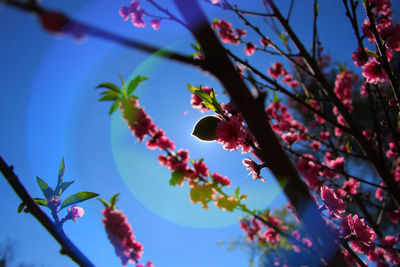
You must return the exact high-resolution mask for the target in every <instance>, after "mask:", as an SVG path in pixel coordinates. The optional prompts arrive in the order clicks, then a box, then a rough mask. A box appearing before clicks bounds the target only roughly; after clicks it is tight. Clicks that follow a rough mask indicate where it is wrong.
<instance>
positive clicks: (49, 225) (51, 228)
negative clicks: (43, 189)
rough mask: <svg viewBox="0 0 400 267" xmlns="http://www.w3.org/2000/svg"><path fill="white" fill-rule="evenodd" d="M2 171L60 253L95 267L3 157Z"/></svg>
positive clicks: (0, 167)
mask: <svg viewBox="0 0 400 267" xmlns="http://www.w3.org/2000/svg"><path fill="white" fill-rule="evenodd" d="M0 171H1V172H2V173H3V176H4V178H6V180H7V182H8V183H9V184H10V186H11V187H12V188H13V190H14V191H15V193H16V194H17V195H18V196H19V198H20V199H21V200H22V202H23V203H25V205H26V206H27V209H28V211H29V212H30V213H31V214H32V215H33V216H34V217H35V218H36V219H37V220H38V221H39V222H40V223H41V224H42V225H43V227H44V228H46V230H47V231H48V232H49V233H50V234H51V235H52V236H53V237H54V239H55V240H56V241H57V242H58V243H59V244H60V245H61V250H60V253H61V254H65V255H67V256H68V257H70V258H71V259H72V260H73V261H75V262H76V263H77V264H79V265H80V266H85V267H86V266H87V267H92V266H93V267H94V264H93V263H92V262H91V261H90V260H89V259H88V258H87V257H86V256H85V255H84V254H83V253H82V252H81V251H80V250H79V249H78V248H77V247H76V246H75V245H74V243H72V241H71V240H70V239H69V238H68V237H67V236H66V234H65V233H64V231H63V229H62V227H60V226H57V225H56V224H55V223H54V222H52V221H51V220H50V219H49V217H48V216H47V215H46V214H45V213H44V212H43V211H42V210H41V209H40V208H39V206H38V205H37V204H36V202H35V201H34V200H33V199H32V197H31V196H30V195H29V193H28V191H26V189H25V187H24V186H23V185H22V184H21V182H20V181H19V179H18V177H17V176H16V175H15V173H14V171H13V166H8V165H7V163H6V162H5V161H4V160H3V158H2V157H1V156H0Z"/></svg>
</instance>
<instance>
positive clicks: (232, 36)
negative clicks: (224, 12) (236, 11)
mask: <svg viewBox="0 0 400 267" xmlns="http://www.w3.org/2000/svg"><path fill="white" fill-rule="evenodd" d="M211 27H212V29H213V30H216V31H218V35H219V37H220V38H221V41H222V42H224V43H230V44H235V45H236V44H239V41H240V37H239V34H238V33H237V32H236V31H235V30H234V29H233V28H232V24H231V23H230V22H229V21H227V20H223V19H219V20H214V21H213V23H212V24H211ZM239 32H240V33H241V31H239Z"/></svg>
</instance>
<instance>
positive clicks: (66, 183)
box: [58, 181, 75, 196]
mask: <svg viewBox="0 0 400 267" xmlns="http://www.w3.org/2000/svg"><path fill="white" fill-rule="evenodd" d="M73 182H75V181H70V182H64V183H62V184H61V186H60V192H59V194H58V195H59V196H61V194H62V193H63V192H64V191H65V190H67V188H68V187H69V186H70V185H71V184H73Z"/></svg>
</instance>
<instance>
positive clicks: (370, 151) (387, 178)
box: [265, 0, 400, 207]
mask: <svg viewBox="0 0 400 267" xmlns="http://www.w3.org/2000/svg"><path fill="white" fill-rule="evenodd" d="M265 2H266V3H267V4H268V6H269V7H271V9H272V11H273V12H274V14H275V15H276V18H277V19H278V21H279V22H280V24H281V25H282V26H283V28H284V29H285V30H286V31H287V33H288V35H289V37H290V38H291V40H292V41H293V43H294V44H295V45H296V47H297V49H298V50H299V52H300V54H301V55H302V56H303V58H304V60H305V62H306V63H307V65H308V66H309V69H310V71H311V72H312V73H314V78H315V79H316V80H317V81H318V82H319V83H320V84H321V86H322V88H324V90H325V91H326V93H327V94H328V96H329V98H330V99H331V100H332V102H333V104H334V105H335V106H336V107H337V108H338V111H339V112H340V113H341V114H342V116H343V118H344V120H345V121H346V123H347V124H348V126H349V128H350V129H352V131H353V137H354V138H355V140H356V141H357V143H358V144H359V146H360V148H361V149H362V150H363V151H364V153H365V154H366V156H367V157H368V159H369V161H370V162H371V164H372V165H373V166H374V168H375V170H376V172H377V173H378V174H379V176H380V177H381V179H382V180H383V182H384V183H385V184H386V186H387V188H388V190H389V192H390V195H391V197H392V199H393V201H394V202H395V204H396V206H398V207H400V188H399V186H398V184H397V183H396V181H395V180H394V178H393V176H392V174H391V172H390V170H389V169H388V167H387V165H386V162H385V159H384V158H382V157H381V156H380V155H379V154H377V153H376V152H375V149H374V148H373V147H372V146H371V143H370V142H369V141H368V140H367V139H366V138H365V137H364V136H363V135H362V133H361V131H360V130H359V129H358V127H357V125H356V124H355V122H354V121H353V119H352V118H351V116H350V114H349V112H348V111H347V109H346V107H345V106H344V105H343V104H342V103H341V101H340V100H339V99H338V98H337V96H336V95H335V93H334V91H333V90H332V87H331V86H330V84H329V82H328V81H327V80H326V78H325V76H324V75H323V73H322V71H321V69H320V68H319V67H318V65H317V63H316V62H315V61H314V60H313V59H312V58H311V56H310V55H309V54H308V52H307V50H306V49H305V47H304V46H303V44H302V43H301V42H300V40H299V38H298V37H297V35H296V34H295V33H294V31H293V30H292V28H291V27H290V26H289V24H288V22H287V20H286V19H285V18H284V17H283V16H282V14H281V13H280V11H279V10H278V8H277V7H276V5H275V4H274V2H273V0H265ZM371 23H372V22H371ZM371 25H372V24H371ZM375 30H376V29H375ZM385 56H386V55H385Z"/></svg>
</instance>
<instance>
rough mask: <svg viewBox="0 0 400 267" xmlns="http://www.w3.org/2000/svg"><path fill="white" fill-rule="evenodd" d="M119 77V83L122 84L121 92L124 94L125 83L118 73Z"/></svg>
mask: <svg viewBox="0 0 400 267" xmlns="http://www.w3.org/2000/svg"><path fill="white" fill-rule="evenodd" d="M119 79H120V80H121V84H122V94H124V95H125V93H126V85H125V81H124V78H123V77H122V75H119Z"/></svg>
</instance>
